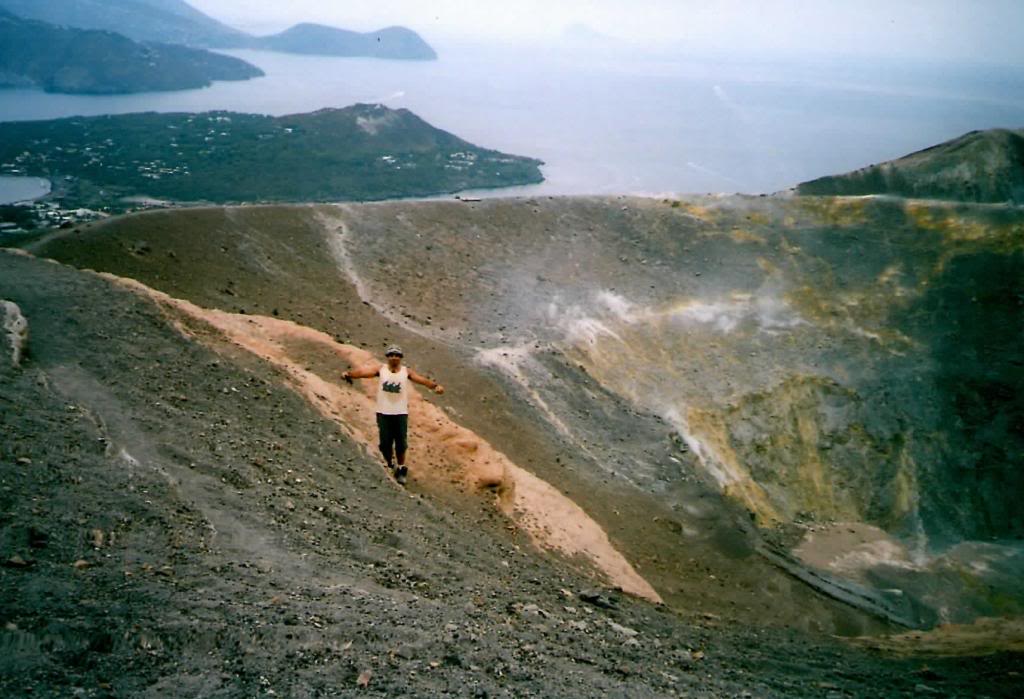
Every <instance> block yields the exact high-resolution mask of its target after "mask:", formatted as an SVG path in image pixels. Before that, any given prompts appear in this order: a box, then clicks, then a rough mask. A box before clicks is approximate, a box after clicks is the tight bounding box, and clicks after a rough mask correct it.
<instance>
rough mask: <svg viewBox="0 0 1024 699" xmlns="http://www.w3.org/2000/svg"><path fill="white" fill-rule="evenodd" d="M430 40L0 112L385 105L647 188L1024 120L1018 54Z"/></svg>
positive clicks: (767, 172)
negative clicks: (258, 73)
mask: <svg viewBox="0 0 1024 699" xmlns="http://www.w3.org/2000/svg"><path fill="white" fill-rule="evenodd" d="M437 48H438V52H439V55H440V58H439V60H437V61H429V62H420V61H395V60H379V59H365V58H332V57H317V56H296V55H288V54H281V53H272V52H264V51H230V52H225V53H230V54H232V55H235V56H238V57H241V58H243V59H245V60H247V61H249V62H251V63H253V64H255V65H257V66H259V67H260V68H262V69H263V70H264V71H265V72H266V77H263V78H259V79H255V80H250V81H245V82H218V83H215V84H214V85H212V86H211V87H208V88H205V89H198V90H186V91H179V92H161V93H144V94H134V95H122V96H76V95H58V94H47V93H44V92H42V91H38V90H25V89H6V90H0V122H2V121H15V120H30V119H52V118H58V117H67V116H73V115H98V114H114V113H127V112H141V111H159V112H181V111H205V110H229V111H240V112H253V113H262V114H271V115H283V114H290V113H299V112H307V111H312V110H316V109H321V108H325V107H344V106H347V105H350V104H354V103H357V102H363V103H381V104H384V105H387V106H388V107H392V108H407V109H410V110H412V111H413V112H415V113H416V114H418V115H419V116H421V117H422V118H424V119H426V120H427V121H428V122H430V123H431V124H433V125H434V126H436V127H438V128H441V129H444V130H446V131H450V132H452V133H454V134H456V135H458V136H460V137H462V138H464V139H466V140H468V141H471V142H472V143H474V144H477V145H480V146H484V147H489V148H495V149H498V150H502V151H505V152H510V153H515V154H519V155H528V156H533V157H536V158H540V159H542V160H543V161H544V162H545V165H544V167H543V173H544V175H545V178H546V181H545V182H544V183H543V184H540V185H533V186H530V187H522V188H511V189H506V190H501V192H499V193H501V194H506V195H507V194H545V195H548V194H639V195H650V196H669V195H674V194H684V193H709V192H714V193H718V192H723V193H733V192H743V193H750V194H758V193H771V192H776V191H780V190H784V189H787V188H789V187H792V186H794V185H796V184H798V183H800V182H803V181H806V180H809V179H813V178H815V177H819V176H823V175H827V174H835V173H840V172H846V171H848V170H851V169H855V168H858V167H862V166H865V165H869V164H872V163H876V162H880V161H883V160H888V159H892V158H895V157H899V156H901V155H905V154H907V153H910V152H912V151H915V150H919V149H922V148H925V147H928V146H931V145H934V144H937V143H940V142H942V141H945V140H948V139H950V138H954V137H956V136H959V135H961V134H963V133H965V132H967V131H971V130H974V129H986V128H992V127H1007V128H1021V127H1024V68H1021V67H1018V66H992V65H980V64H979V65H973V64H965V63H945V62H935V61H930V62H928V61H913V60H909V59H902V60H895V59H888V60H882V59H870V58H863V57H857V58H849V57H835V56H828V57H821V56H797V57H789V58H766V57H759V56H745V57H736V56H731V55H727V54H723V55H720V56H714V57H708V56H703V57H698V56H691V55H687V54H686V53H685V51H682V50H679V51H673V50H666V49H659V50H658V51H645V50H643V48H642V47H641V48H637V47H636V46H622V45H618V44H615V45H609V46H601V45H593V44H589V43H588V44H585V45H530V46H513V45H487V46H481V45H474V44H467V43H460V42H451V43H450V44H442V45H438V46H437ZM0 129H2V124H0Z"/></svg>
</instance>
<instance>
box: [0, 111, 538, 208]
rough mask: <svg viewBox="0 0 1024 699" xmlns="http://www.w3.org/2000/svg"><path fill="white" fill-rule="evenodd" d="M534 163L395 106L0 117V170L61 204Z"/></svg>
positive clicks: (277, 188) (293, 196)
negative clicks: (46, 184) (33, 180)
mask: <svg viewBox="0 0 1024 699" xmlns="http://www.w3.org/2000/svg"><path fill="white" fill-rule="evenodd" d="M540 165H542V163H541V161H539V160H536V159H533V158H527V157H521V156H517V155H508V154H505V153H500V152H498V151H495V150H489V149H486V148H480V147H478V146H475V145H473V144H471V143H468V142H466V141H464V140H462V139H460V138H458V137H456V136H454V135H452V134H450V133H448V132H446V131H442V130H440V129H437V128H434V127H433V126H431V125H430V124H428V123H427V122H425V121H423V120H422V119H420V118H419V117H417V116H416V115H415V114H413V113H412V112H410V111H408V110H405V109H398V110H392V109H388V108H387V107H384V106H382V105H368V104H358V105H354V106H351V107H347V108H345V109H324V110H320V111H317V112H312V113H309V114H294V115H290V116H283V117H269V116H262V115H256V114H238V113H232V112H205V113H199V114H188V113H178V114H157V113H144V114H125V115H118V116H100V117H88V118H86V117H72V118H67V119H55V120H49V121H29V122H8V123H3V124H0V174H9V175H10V174H16V175H29V176H34V177H46V178H48V179H50V180H51V181H54V183H55V186H54V190H55V191H54V194H53V197H54V198H59V199H60V201H61V203H62V206H64V207H65V208H71V209H73V208H78V207H85V208H91V209H102V210H106V211H111V212H118V211H124V210H126V209H128V208H134V207H137V206H139V204H138V203H137V202H138V200H140V199H155V200H166V201H168V202H184V203H200V202H209V203H238V202H312V201H353V200H379V199H392V198H400V197H415V196H430V195H436V194H444V193H452V192H457V191H460V190H464V189H478V188H491V187H507V186H512V185H523V184H534V183H539V182H541V181H543V179H544V177H543V175H542V174H541V172H540Z"/></svg>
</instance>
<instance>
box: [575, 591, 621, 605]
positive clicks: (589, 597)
mask: <svg viewBox="0 0 1024 699" xmlns="http://www.w3.org/2000/svg"><path fill="white" fill-rule="evenodd" d="M579 598H580V599H581V600H583V601H584V602H586V603H587V604H592V605H594V606H595V607H600V608H601V609H615V608H616V607H617V606H618V603H617V602H616V601H615V600H614V599H612V598H611V597H607V596H605V595H602V594H601V593H600V592H596V591H584V592H580V593H579Z"/></svg>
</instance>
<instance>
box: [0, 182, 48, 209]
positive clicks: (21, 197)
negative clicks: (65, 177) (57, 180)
mask: <svg viewBox="0 0 1024 699" xmlns="http://www.w3.org/2000/svg"><path fill="white" fill-rule="evenodd" d="M49 193H50V181H49V180H44V179H40V178H38V177H4V176H0V204H13V203H14V202H19V201H31V200H33V199H38V198H40V197H44V196H46V195H47V194H49Z"/></svg>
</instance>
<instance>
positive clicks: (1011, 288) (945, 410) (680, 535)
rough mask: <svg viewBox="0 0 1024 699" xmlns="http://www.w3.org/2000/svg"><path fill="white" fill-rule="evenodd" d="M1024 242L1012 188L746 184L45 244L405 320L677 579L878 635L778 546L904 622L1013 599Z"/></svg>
mask: <svg viewBox="0 0 1024 699" xmlns="http://www.w3.org/2000/svg"><path fill="white" fill-rule="evenodd" d="M196 230H204V231H208V233H207V234H205V235H204V236H202V237H201V238H200V237H197V236H196V235H195V234H194V231H196ZM1022 244H1024V235H1022V223H1021V217H1020V213H1019V211H1017V210H1016V209H1014V208H1012V207H985V206H968V205H952V204H928V203H923V202H897V201H891V200H885V199H875V200H871V199H867V200H865V199H841V198H840V199H832V198H796V199H758V198H742V197H741V198H732V199H716V198H710V199H692V200H687V201H681V202H680V201H675V202H672V201H665V202H662V201H652V200H628V199H551V200H542V201H530V200H520V201H486V202H480V203H474V204H461V203H455V202H420V203H385V204H367V205H345V206H338V207H319V208H300V209H273V208H266V209H226V210H214V209H211V210H203V211H192V212H173V213H154V214H149V215H146V216H138V217H130V218H126V219H122V220H119V221H115V222H112V223H110V224H108V225H105V226H101V227H97V228H94V229H93V230H91V231H88V232H83V233H77V234H76V233H70V234H63V235H61V236H58V237H56V238H54V239H52V240H49V241H43V242H42V243H40V244H39V245H38V246H36V247H35V249H36V250H37V251H38V252H39V253H40V254H45V255H48V256H54V257H57V258H58V259H61V260H63V261H66V262H69V263H72V264H75V265H76V266H82V267H92V268H97V269H104V270H108V271H112V272H115V273H117V274H120V275H123V276H128V277H131V278H135V279H139V280H141V281H143V282H144V283H146V284H149V285H150V286H153V287H155V288H158V289H160V290H163V291H166V292H167V293H169V294H171V295H172V296H176V297H180V298H187V299H189V300H191V301H194V302H195V303H198V304H200V305H201V306H204V307H208V308H211V307H221V308H228V309H231V310H236V311H238V310H242V309H244V310H245V311H246V312H248V313H257V314H260V315H279V316H282V317H288V318H292V319H295V320H298V321H299V322H302V323H303V324H306V325H311V326H313V327H318V328H320V329H321V330H324V331H326V332H328V333H331V334H335V335H338V336H342V337H345V338H347V339H348V340H349V341H350V342H355V343H367V346H369V347H378V348H379V347H382V346H383V345H384V344H385V343H386V342H387V341H390V340H393V339H401V340H402V341H403V342H406V343H407V344H409V345H410V346H411V347H416V348H418V349H417V351H418V352H421V353H424V358H423V359H422V360H421V361H422V362H424V363H425V364H426V365H427V366H431V367H434V368H435V369H436V370H437V371H438V373H439V374H440V375H441V376H444V377H445V378H446V379H448V378H449V377H451V378H450V381H449V384H450V385H454V386H455V389H456V390H453V392H452V397H451V399H450V403H449V405H450V407H451V408H452V409H453V410H455V411H456V413H457V415H458V416H459V419H460V420H461V421H462V422H463V423H464V424H466V425H467V426H468V427H470V428H471V429H472V430H474V431H475V432H476V433H478V434H481V435H483V436H484V437H486V438H487V439H489V440H490V441H491V442H492V443H493V444H495V445H496V446H497V447H498V448H499V449H501V450H502V451H504V452H505V453H507V454H510V455H511V456H512V458H513V459H514V460H516V461H517V462H518V463H520V464H522V465H524V466H526V467H527V468H529V469H530V470H531V471H533V472H535V473H537V474H538V475H540V476H541V477H542V478H545V479H546V480H548V481H549V482H551V483H553V484H555V485H556V486H558V487H559V488H560V489H562V490H565V491H569V492H571V493H572V497H573V498H575V499H576V500H577V502H579V503H580V504H581V505H582V506H583V507H584V509H586V510H587V512H589V513H590V514H591V516H593V517H594V518H595V519H597V520H598V521H599V522H600V523H601V525H602V526H604V527H605V528H606V529H607V530H608V531H609V534H610V536H611V537H612V540H613V541H615V542H616V543H617V544H618V545H619V546H620V547H621V548H622V550H623V551H624V552H625V553H626V554H627V557H628V558H629V559H630V560H631V561H634V562H637V563H639V564H640V572H641V574H643V575H644V576H645V577H646V578H647V579H648V581H649V582H651V584H653V585H654V586H655V588H656V589H658V590H659V592H661V593H662V595H663V597H664V598H665V599H666V601H667V602H668V603H669V604H670V605H671V606H676V607H679V608H687V607H692V605H694V604H695V603H698V604H701V605H717V606H716V607H715V611H716V613H722V612H724V613H726V614H727V615H728V616H730V617H733V618H739V619H743V620H748V621H754V620H760V621H764V622H768V623H798V624H800V625H802V626H804V627H805V628H810V629H813V628H819V629H828V630H832V631H841V632H843V633H854V634H855V633H863V632H865V631H866V630H867V628H866V627H865V626H864V621H863V620H858V619H856V618H853V617H851V616H849V615H845V616H844V615H843V614H839V613H838V612H837V611H836V609H835V608H830V607H829V606H828V605H827V604H824V603H823V602H821V601H820V600H818V601H817V602H815V599H814V598H813V596H811V597H806V596H801V594H802V593H801V592H799V585H798V586H797V587H796V588H794V587H793V585H792V583H793V581H792V580H791V579H787V578H786V576H781V577H774V576H771V575H770V573H769V572H767V571H769V570H774V568H772V566H770V565H768V564H767V563H765V560H764V559H765V558H766V557H767V558H768V559H769V560H770V561H771V562H772V563H774V564H778V565H782V566H783V567H785V568H786V569H787V570H788V571H789V572H790V573H793V574H795V575H797V576H800V577H801V579H804V580H807V579H808V578H807V577H806V576H808V575H810V576H814V579H813V580H811V582H816V583H820V584H819V585H818V587H819V588H820V589H822V590H825V591H826V592H829V593H830V594H835V593H841V594H840V596H843V597H844V599H848V600H849V596H850V595H853V596H854V597H859V598H861V599H863V600H865V601H866V603H865V604H864V605H862V607H863V608H865V609H868V610H870V611H872V612H873V613H876V614H880V615H882V616H883V617H886V618H888V619H890V620H896V621H899V622H901V623H904V624H908V625H913V626H923V627H929V626H933V625H935V624H941V623H946V622H957V623H970V622H971V621H972V620H974V619H976V618H979V617H987V616H1003V615H1010V616H1013V615H1019V614H1020V611H1021V605H1022V595H1024V592H1022V590H1021V586H1020V585H1019V583H1018V582H1017V581H1018V580H1019V572H1020V568H1021V547H1020V536H1021V521H1020V515H1019V510H1018V509H1017V508H1016V507H1015V506H1014V501H1013V498H1014V497H1015V495H1014V494H1015V493H1017V492H1019V490H1020V478H1021V474H1020V471H1019V468H1018V465H1019V463H1020V458H1019V454H1020V448H1021V446H1020V430H1019V425H1020V414H1021V410H1020V404H1019V395H1020V392H1019V387H1020V384H1021V375H1020V372H1021V363H1020V362H1021V358H1020V355H1019V352H1020V343H1019V342H1016V340H1015V338H1016V334H1015V333H1018V332H1019V328H1020V327H1021V323H1020V317H1021V312H1022V310H1021V305H1020V301H1019V298H1018V297H1019V293H1020V290H1019V280H1020V279H1021V278H1022V275H1021V274H1020V273H1019V272H1020V269H1021V264H1022V261H1021V246H1022ZM394 250H402V251H410V250H415V251H416V253H415V254H408V253H406V254H402V255H395V254H392V252H393V251H394ZM996 269H998V270H1001V271H1002V273H1000V274H991V273H989V272H990V271H991V270H996ZM395 280H400V282H401V283H399V284H396V283H395ZM353 286H354V288H355V289H356V290H357V291H358V293H359V296H357V297H356V298H358V299H360V300H361V301H364V302H365V303H368V304H371V305H370V306H364V305H363V304H359V305H358V306H357V308H361V309H364V310H365V309H366V308H370V309H372V311H373V312H372V313H371V314H370V316H369V317H366V315H365V313H364V312H363V311H360V313H358V314H356V316H355V317H356V318H359V320H358V321H357V324H356V325H355V326H353V324H352V323H351V322H349V317H350V316H349V314H351V313H352V310H351V309H352V308H353V305H352V303H348V302H345V301H342V300H341V299H352V298H353V297H352V294H353V291H352V288H353ZM344 289H347V291H343V290H344ZM353 300H354V299H353ZM366 312H369V311H366ZM374 319H376V320H374ZM377 326H380V327H377ZM460 380H462V381H465V383H464V384H463V385H461V386H460V385H459V383H458V382H459V381H460ZM451 381H454V382H455V383H454V384H451ZM623 513H627V514H625V515H624V514H623ZM744 523H746V524H744ZM753 525H757V526H753ZM709 575H710V576H713V577H711V578H708V577H707V576H709ZM702 576H703V579H704V581H705V583H706V581H707V580H708V579H712V580H716V581H718V582H716V583H715V584H714V586H713V587H710V588H709V587H708V586H707V585H706V584H702V583H701V580H702ZM769 581H770V582H769ZM965 581H966V586H965ZM795 590H796V591H795ZM896 591H898V592H896ZM766 598H770V599H771V600H772V605H771V606H770V607H769V608H768V610H767V611H766V610H765V608H764V606H763V602H764V600H765V599H766ZM787 600H788V601H787ZM822 605H824V606H822ZM705 608H708V607H705ZM801 610H803V611H801ZM858 629H860V630H858Z"/></svg>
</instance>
